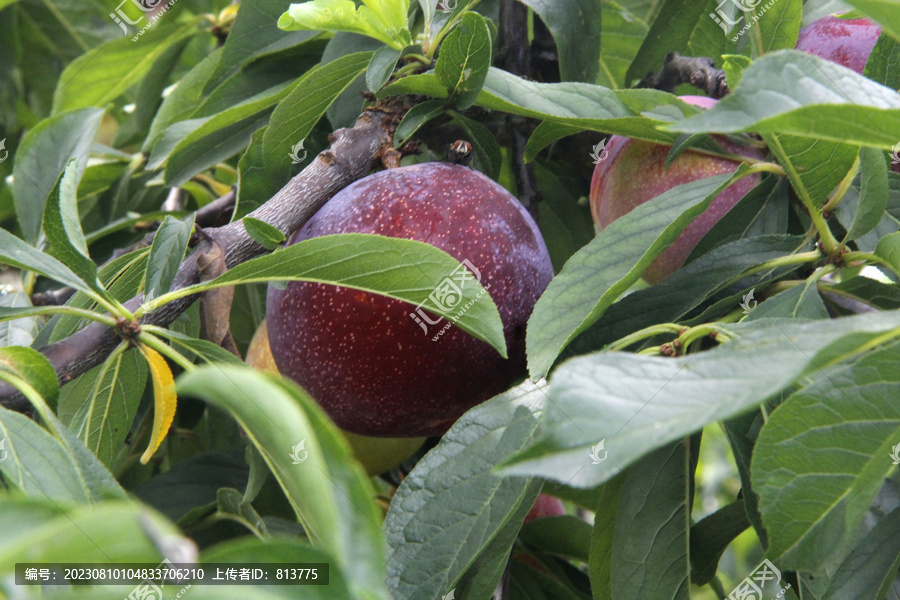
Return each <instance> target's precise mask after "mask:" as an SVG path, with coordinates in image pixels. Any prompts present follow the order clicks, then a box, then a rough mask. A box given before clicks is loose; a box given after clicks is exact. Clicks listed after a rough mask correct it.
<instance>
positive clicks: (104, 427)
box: [59, 349, 147, 467]
mask: <svg viewBox="0 0 900 600" xmlns="http://www.w3.org/2000/svg"><path fill="white" fill-rule="evenodd" d="M146 381H147V364H146V361H145V360H144V359H143V358H142V357H141V355H140V354H139V353H138V352H137V351H136V350H134V349H131V350H128V351H126V352H123V353H118V354H115V355H112V356H110V357H109V358H108V359H107V360H106V361H104V362H103V364H101V365H99V366H97V367H94V368H93V369H91V370H90V371H88V372H87V373H85V374H84V375H81V376H79V377H78V378H77V379H75V380H74V381H72V382H71V383H69V384H68V385H66V386H64V387H63V388H62V390H61V392H60V396H59V418H60V420H61V421H62V422H63V423H64V424H65V425H66V426H67V427H68V428H69V429H70V430H71V431H72V432H73V433H74V434H75V435H76V436H77V437H78V439H80V440H81V441H82V442H84V445H85V446H87V448H88V449H89V450H90V451H91V452H93V453H94V454H95V455H96V456H97V458H99V459H100V460H101V461H102V462H103V464H105V465H107V466H108V467H112V466H114V465H115V464H116V459H117V458H118V457H119V452H120V450H121V448H122V444H123V442H124V441H125V438H126V436H127V435H128V432H129V431H130V429H131V424H132V422H133V421H134V417H135V415H136V414H137V409H138V405H139V404H140V402H141V396H142V395H143V393H144V387H145V384H146Z"/></svg>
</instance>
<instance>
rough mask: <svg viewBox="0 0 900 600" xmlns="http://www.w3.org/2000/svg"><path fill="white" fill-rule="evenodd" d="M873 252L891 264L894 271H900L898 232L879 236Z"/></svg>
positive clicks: (899, 236)
mask: <svg viewBox="0 0 900 600" xmlns="http://www.w3.org/2000/svg"><path fill="white" fill-rule="evenodd" d="M875 254H877V255H878V256H880V257H881V258H883V259H884V260H885V261H887V263H888V264H889V265H891V266H893V267H894V270H895V271H900V232H897V233H892V234H891V235H888V236H885V237H883V238H881V241H879V242H878V246H877V247H876V248H875Z"/></svg>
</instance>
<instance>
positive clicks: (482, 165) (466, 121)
mask: <svg viewBox="0 0 900 600" xmlns="http://www.w3.org/2000/svg"><path fill="white" fill-rule="evenodd" d="M450 118H452V119H453V120H454V121H455V122H456V123H457V124H458V125H459V126H460V127H462V128H463V131H465V132H466V134H467V135H468V140H469V141H470V142H471V143H472V147H473V148H474V149H475V156H476V157H478V167H479V170H481V171H482V172H483V173H484V174H485V175H487V176H488V177H490V178H491V179H494V180H496V179H497V177H498V176H499V175H500V167H501V166H502V163H503V152H502V151H501V150H500V144H498V143H497V139H496V138H495V137H494V134H493V133H491V131H490V130H489V129H488V128H487V127H485V126H484V125H482V124H481V123H479V122H478V121H475V120H474V119H470V118H468V117H465V116H463V115H461V114H459V113H458V112H455V111H450Z"/></svg>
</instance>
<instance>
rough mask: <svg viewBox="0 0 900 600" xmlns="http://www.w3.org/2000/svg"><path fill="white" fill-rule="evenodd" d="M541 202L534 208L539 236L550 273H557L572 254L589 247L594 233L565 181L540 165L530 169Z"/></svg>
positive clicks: (587, 211) (584, 208)
mask: <svg viewBox="0 0 900 600" xmlns="http://www.w3.org/2000/svg"><path fill="white" fill-rule="evenodd" d="M534 174H535V179H536V181H537V186H538V189H539V190H541V202H540V203H539V204H538V219H537V221H538V223H540V227H541V235H542V236H543V238H544V242H546V244H547V251H548V252H550V260H551V262H552V263H553V270H554V272H557V273H558V272H559V270H560V269H562V267H563V265H564V264H566V261H568V260H569V259H570V258H571V257H572V255H573V254H575V253H576V252H578V250H579V249H580V248H582V247H583V246H584V245H585V244H587V243H589V242H590V241H591V240H592V239H594V236H595V235H596V232H595V230H594V221H593V219H591V209H590V207H588V206H585V205H583V204H580V203H579V202H578V198H577V197H576V196H575V194H578V193H579V190H578V189H577V188H575V189H573V187H572V185H571V183H570V182H569V181H568V180H564V179H560V178H559V177H557V174H556V173H554V172H552V171H551V170H550V169H547V168H546V167H543V166H542V165H541V164H540V163H536V164H535V165H534Z"/></svg>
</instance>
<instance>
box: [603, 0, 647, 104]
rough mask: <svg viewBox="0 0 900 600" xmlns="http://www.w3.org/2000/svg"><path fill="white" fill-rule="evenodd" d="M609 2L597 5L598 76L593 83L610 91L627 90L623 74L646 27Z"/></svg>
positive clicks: (618, 5)
mask: <svg viewBox="0 0 900 600" xmlns="http://www.w3.org/2000/svg"><path fill="white" fill-rule="evenodd" d="M620 4H621V3H616V2H613V1H608V2H601V3H600V12H601V16H602V18H601V21H602V25H601V32H600V39H601V40H603V43H601V44H599V48H600V73H599V76H598V78H597V83H598V84H600V85H602V86H605V87H608V88H612V89H619V88H623V87H628V86H627V85H625V74H626V73H627V71H628V67H629V65H630V64H631V60H632V59H633V58H634V57H635V56H636V55H637V53H638V50H639V49H640V47H641V41H642V40H643V39H644V37H645V36H646V35H647V30H648V29H649V27H648V26H647V23H646V22H644V20H643V19H641V18H640V17H639V16H638V15H636V14H634V13H632V12H631V11H630V10H629V9H628V8H625V7H624V6H620Z"/></svg>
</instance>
